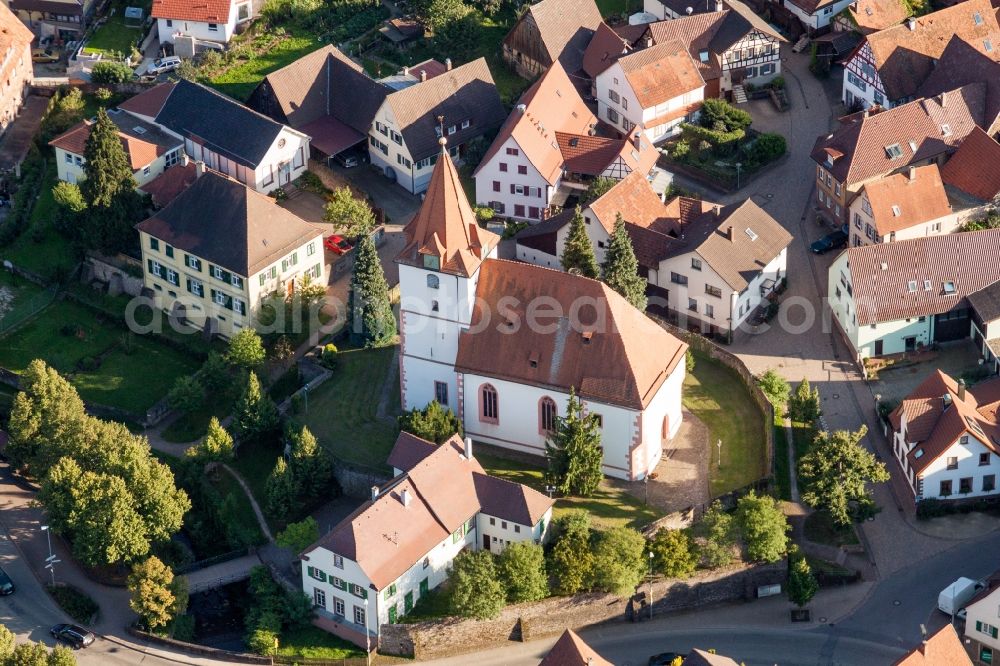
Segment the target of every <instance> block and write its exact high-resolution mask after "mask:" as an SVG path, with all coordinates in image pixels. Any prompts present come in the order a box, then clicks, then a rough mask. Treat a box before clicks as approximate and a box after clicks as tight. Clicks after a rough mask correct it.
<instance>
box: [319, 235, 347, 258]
mask: <svg viewBox="0 0 1000 666" xmlns="http://www.w3.org/2000/svg"><path fill="white" fill-rule="evenodd" d="M323 247H325V248H326V249H328V250H329V251H330V252H333V253H334V254H347V253H348V252H350V251H351V250H353V249H354V246H353V245H351V242H350V241H349V240H347V239H346V238H344V237H343V236H338V235H337V234H334V235H333V236H327V238H326V240H325V241H323Z"/></svg>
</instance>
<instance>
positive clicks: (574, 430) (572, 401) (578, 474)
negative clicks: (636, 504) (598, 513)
mask: <svg viewBox="0 0 1000 666" xmlns="http://www.w3.org/2000/svg"><path fill="white" fill-rule="evenodd" d="M545 457H546V458H547V459H548V463H549V469H548V477H549V482H550V483H552V484H553V485H554V486H555V487H556V488H557V489H558V490H559V492H560V493H562V494H564V495H579V496H581V497H589V496H590V495H593V494H594V492H595V491H596V490H597V487H598V486H599V485H600V483H601V479H603V478H604V474H603V473H602V472H601V465H602V463H603V461H604V452H603V451H602V450H601V427H600V423H599V421H598V417H597V416H596V415H595V414H584V411H583V403H582V402H581V401H580V399H579V398H578V397H577V395H576V391H575V390H573V389H572V388H571V389H570V393H569V401H568V402H567V405H566V416H556V423H555V430H554V431H553V432H552V433H551V434H550V436H549V437H548V439H546V441H545Z"/></svg>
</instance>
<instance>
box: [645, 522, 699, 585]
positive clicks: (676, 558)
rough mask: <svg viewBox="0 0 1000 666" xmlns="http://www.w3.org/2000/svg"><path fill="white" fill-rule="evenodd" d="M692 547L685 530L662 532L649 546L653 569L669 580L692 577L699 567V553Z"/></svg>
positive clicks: (657, 534)
mask: <svg viewBox="0 0 1000 666" xmlns="http://www.w3.org/2000/svg"><path fill="white" fill-rule="evenodd" d="M692 545H693V544H692V543H691V538H690V537H689V536H688V535H687V532H685V531H684V530H660V531H659V532H657V533H656V536H654V537H653V541H652V543H650V545H649V549H650V550H651V551H652V553H653V567H655V569H656V570H657V571H659V572H660V573H661V574H663V575H664V576H666V577H668V578H684V577H686V576H689V575H691V573H692V572H694V570H695V567H696V566H698V553H697V552H695V550H694V548H693V547H692Z"/></svg>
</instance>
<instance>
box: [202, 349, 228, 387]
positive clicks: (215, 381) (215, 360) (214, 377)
mask: <svg viewBox="0 0 1000 666" xmlns="http://www.w3.org/2000/svg"><path fill="white" fill-rule="evenodd" d="M199 376H200V377H201V383H202V385H204V387H205V390H207V391H208V392H209V393H217V392H219V391H222V390H224V389H226V388H228V387H229V385H230V384H231V383H232V377H231V376H230V374H229V364H228V363H227V362H226V357H225V356H223V355H222V354H220V353H219V352H217V351H210V352H208V357H207V358H206V359H205V362H204V363H202V364H201V371H200V372H199Z"/></svg>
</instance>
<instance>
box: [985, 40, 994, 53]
mask: <svg viewBox="0 0 1000 666" xmlns="http://www.w3.org/2000/svg"><path fill="white" fill-rule="evenodd" d="M983 48H984V49H986V52H987V53H990V52H991V51H992V50H993V42H991V41H990V40H988V39H984V40H983Z"/></svg>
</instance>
